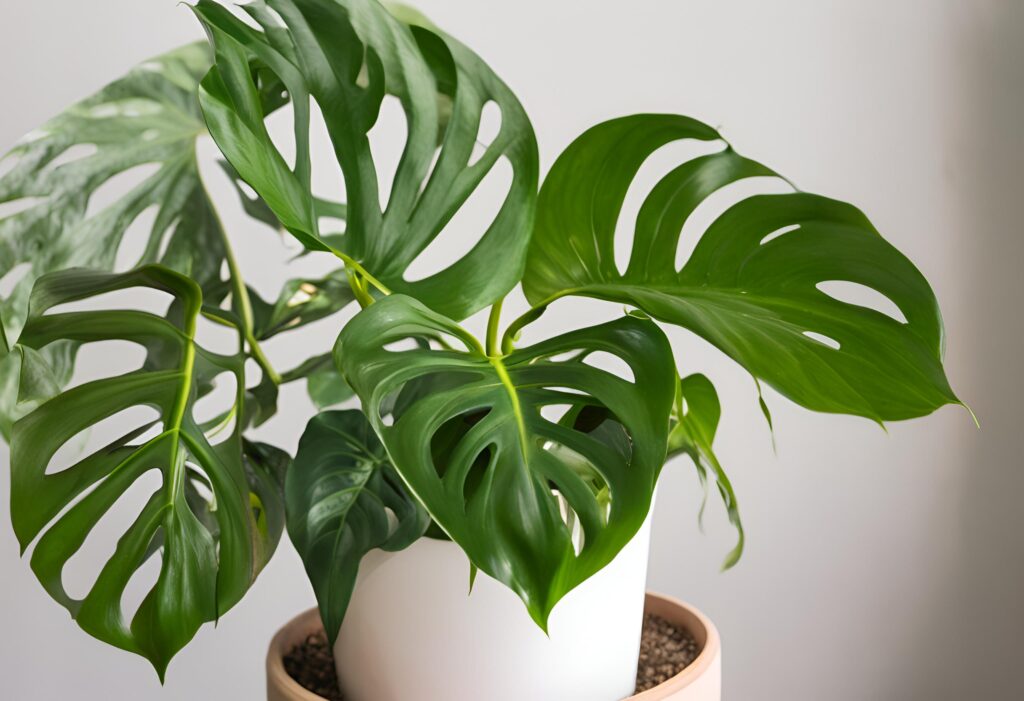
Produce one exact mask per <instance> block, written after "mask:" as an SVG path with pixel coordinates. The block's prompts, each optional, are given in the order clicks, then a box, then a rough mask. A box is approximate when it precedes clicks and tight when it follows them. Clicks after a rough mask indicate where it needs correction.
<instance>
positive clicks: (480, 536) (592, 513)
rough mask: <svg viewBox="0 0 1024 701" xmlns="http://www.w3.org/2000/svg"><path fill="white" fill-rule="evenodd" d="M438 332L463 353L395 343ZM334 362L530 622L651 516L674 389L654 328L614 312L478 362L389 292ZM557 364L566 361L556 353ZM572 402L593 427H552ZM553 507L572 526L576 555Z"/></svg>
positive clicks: (436, 320)
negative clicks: (602, 356)
mask: <svg viewBox="0 0 1024 701" xmlns="http://www.w3.org/2000/svg"><path fill="white" fill-rule="evenodd" d="M438 336H444V337H450V338H451V339H453V342H454V343H456V344H459V345H461V346H463V349H460V350H447V349H440V350H435V349H427V348H422V347H420V346H419V345H417V344H415V343H409V344H408V345H411V346H412V348H411V349H410V350H400V349H399V348H397V347H396V345H395V344H398V343H402V342H408V341H409V339H417V338H434V337H438ZM335 352H336V360H337V362H338V364H339V366H340V367H341V369H342V371H343V373H344V374H345V376H346V377H347V378H348V379H349V381H350V383H351V384H352V387H353V388H354V389H355V390H356V393H357V394H358V395H359V397H360V399H361V400H362V402H363V407H364V408H365V410H366V413H367V415H368V417H369V419H370V421H371V422H372V423H373V425H374V428H375V429H376V431H377V433H378V435H379V436H380V437H381V440H382V441H383V443H384V445H385V446H386V447H387V450H388V454H389V455H390V457H391V460H392V462H393V464H394V466H395V468H396V469H397V470H398V472H399V473H400V474H401V475H402V477H403V478H404V479H405V481H406V483H407V484H408V485H409V487H410V489H411V490H412V492H413V494H415V496H416V497H417V498H418V499H419V500H420V502H421V503H423V504H424V506H425V507H426V508H427V510H428V511H429V512H430V515H431V516H432V517H433V518H434V520H435V521H436V522H437V523H438V524H439V525H440V526H441V528H443V529H444V530H445V531H446V532H447V533H448V535H449V536H450V537H451V539H452V540H453V541H455V542H456V543H458V544H459V545H460V546H461V547H462V549H463V550H465V551H466V553H467V554H468V556H469V558H470V561H471V562H472V563H473V564H474V565H476V566H477V567H479V568H480V569H481V570H482V571H484V572H486V573H487V574H489V575H491V576H492V577H494V578H495V579H497V580H498V581H501V582H503V583H505V584H506V585H508V586H509V587H511V588H512V590H513V591H515V592H516V593H517V594H518V595H519V596H520V597H521V598H522V599H523V601H524V602H525V603H526V605H527V608H528V609H529V611H530V614H531V616H533V618H534V619H535V620H536V621H537V623H538V624H540V625H541V626H546V623H547V619H548V614H549V613H550V612H551V609H552V608H553V607H554V605H555V604H556V603H557V602H558V600H559V599H560V598H561V597H562V596H563V595H564V594H565V593H566V592H568V591H570V590H571V589H572V588H573V587H575V586H576V585H578V584H579V583H580V582H582V581H584V580H585V579H586V578H587V577H589V576H590V575H592V574H594V573H595V572H597V571H598V570H599V569H600V568H601V567H603V566H604V565H606V564H608V562H610V561H611V560H612V558H614V556H615V555H616V553H618V552H619V550H620V549H621V548H622V547H623V546H624V545H625V544H626V543H628V542H629V540H630V539H631V538H632V536H633V535H634V534H635V533H636V531H637V529H638V528H639V527H640V525H641V524H642V523H643V521H644V518H645V517H646V516H647V512H648V510H649V508H650V501H651V494H652V492H653V489H654V485H655V481H656V479H657V476H658V473H659V471H660V469H661V466H662V463H663V462H664V459H665V451H666V439H667V434H668V418H669V412H670V410H671V407H672V401H673V396H674V388H675V381H676V378H675V375H674V372H675V364H674V362H673V359H672V353H671V349H670V347H669V344H668V341H667V339H666V338H665V336H664V335H663V334H662V332H661V331H660V330H659V329H658V327H657V326H656V325H655V324H654V323H653V322H651V321H644V320H640V319H636V318H633V317H624V318H621V319H618V320H616V321H613V322H610V323H607V324H602V325H600V326H595V327H591V328H586V329H582V330H579V331H574V332H571V333H567V334H565V335H562V336H558V337H556V338H553V339H550V340H547V341H543V342H541V343H538V344H536V345H534V346H531V347H528V348H522V349H517V350H515V351H513V352H512V353H510V354H508V355H506V356H503V357H498V356H487V355H486V354H485V352H484V350H483V349H482V348H481V347H480V345H479V343H478V342H477V341H476V340H475V339H474V338H473V337H472V336H471V335H469V334H467V333H466V332H465V331H464V330H463V329H462V328H461V327H459V326H458V325H457V324H455V323H454V322H452V321H451V320H449V319H446V318H445V317H442V316H441V315H439V314H437V313H435V312H433V311H431V310H429V309H427V308H426V307H425V306H424V305H422V304H421V303H419V302H418V301H416V300H413V299H411V298H409V297H405V296H400V295H392V296H390V297H387V298H386V299H383V300H381V301H379V302H377V303H375V304H373V305H372V306H370V307H369V308H367V309H365V310H363V311H362V312H360V313H359V314H358V315H357V316H356V317H355V318H354V319H353V320H352V321H351V322H350V323H349V324H348V325H347V326H346V327H345V329H344V330H343V331H342V332H341V335H340V336H339V339H338V345H337V346H336V348H335ZM598 352H605V353H610V354H613V355H615V356H617V357H618V358H620V359H621V360H622V361H623V362H625V363H626V365H628V366H629V368H630V370H631V372H632V374H633V378H634V379H633V381H630V380H629V379H624V378H620V377H618V376H616V375H614V374H612V373H610V372H607V371H604V370H600V369H598V368H596V367H592V366H591V365H589V364H587V363H585V362H581V360H580V358H581V356H588V355H591V354H594V353H598ZM564 355H571V356H573V357H572V358H570V359H569V360H562V359H560V358H559V357H558V356H564ZM436 375H440V376H442V378H444V380H445V381H443V382H436V383H434V384H433V385H432V386H431V387H430V391H429V392H418V391H413V392H410V395H411V397H410V398H409V399H407V400H406V401H401V402H399V401H392V397H394V396H395V395H398V396H399V397H401V395H402V393H403V391H405V390H406V388H408V387H409V386H410V385H412V384H415V383H419V382H427V381H428V378H431V377H432V376H436ZM392 407H393V409H392ZM584 408H589V412H590V413H592V414H594V415H595V416H596V417H597V419H598V420H597V421H596V422H595V423H596V425H594V426H586V427H581V428H576V426H577V425H580V424H578V423H576V422H574V423H573V425H566V424H563V423H561V422H560V421H559V417H558V416H557V414H558V413H559V412H562V413H563V414H564V413H570V412H577V411H582V410H583V409H584ZM389 411H390V412H392V414H391V415H390V416H388V417H387V418H385V417H384V414H385V413H387V412H389ZM588 429H589V430H588ZM596 432H601V433H604V432H607V433H609V434H614V435H617V436H618V437H619V440H617V441H614V440H609V439H607V438H597V437H595V436H594V435H593V434H594V433H596ZM567 453H568V454H571V455H572V459H570V458H569V457H568V456H567ZM562 504H565V505H567V507H568V509H570V510H571V511H572V512H573V516H572V519H574V520H576V521H578V523H579V525H580V528H581V531H582V548H581V549H580V550H579V552H577V551H576V547H575V545H576V543H574V538H573V534H572V532H571V529H570V527H569V526H568V525H567V523H566V521H567V519H569V518H570V517H569V515H568V514H567V513H563V512H562V509H561V505H562Z"/></svg>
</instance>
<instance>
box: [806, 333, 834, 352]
mask: <svg viewBox="0 0 1024 701" xmlns="http://www.w3.org/2000/svg"><path fill="white" fill-rule="evenodd" d="M803 334H804V336H807V338H809V339H811V340H812V341H817V342H818V343H820V344H821V345H823V346H828V347H829V348H832V349H833V350H839V341H837V340H836V339H834V338H832V337H831V336H826V335H824V334H820V333H817V332H816V331H804V332H803Z"/></svg>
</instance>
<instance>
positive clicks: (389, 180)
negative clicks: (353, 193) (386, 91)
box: [367, 95, 410, 211]
mask: <svg viewBox="0 0 1024 701" xmlns="http://www.w3.org/2000/svg"><path fill="white" fill-rule="evenodd" d="M409 126H410V125H409V122H408V119H407V118H406V116H405V109H404V108H403V107H402V102H401V100H399V99H398V98H397V97H395V96H394V95H385V96H384V100H383V101H382V102H381V105H380V110H379V111H378V113H377V121H376V122H374V125H373V127H372V128H371V129H370V131H369V133H368V134H367V138H368V139H369V141H370V153H371V154H372V156H373V163H374V166H375V167H376V169H377V195H378V199H379V200H380V208H381V211H385V210H386V209H387V207H388V202H389V201H390V198H391V192H392V190H393V189H394V185H395V174H396V173H397V171H398V164H399V162H400V161H401V160H402V152H403V149H404V145H405V144H406V143H407V141H408V139H409Z"/></svg>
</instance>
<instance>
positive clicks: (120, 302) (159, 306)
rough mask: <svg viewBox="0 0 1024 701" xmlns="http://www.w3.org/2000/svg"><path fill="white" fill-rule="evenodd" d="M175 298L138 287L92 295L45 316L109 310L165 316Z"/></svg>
mask: <svg viewBox="0 0 1024 701" xmlns="http://www.w3.org/2000/svg"><path fill="white" fill-rule="evenodd" d="M173 301H174V296H173V295H171V294H170V293H169V292H164V291H163V290H157V289H155V288H152V287H145V286H142V285H140V286H138V287H129V288H126V289H123V290H113V291H111V292H103V293H101V294H98V295H92V296H90V297H85V298H83V299H79V300H75V301H72V302H64V303H62V304H57V305H55V306H53V307H50V308H49V309H47V310H46V313H45V316H50V315H51V314H64V313H67V312H84V311H105V310H108V309H122V310H131V309H134V310H137V311H143V312H149V313H150V314H156V315H157V316H164V315H165V314H166V313H167V309H168V307H169V306H170V304H171V302H173Z"/></svg>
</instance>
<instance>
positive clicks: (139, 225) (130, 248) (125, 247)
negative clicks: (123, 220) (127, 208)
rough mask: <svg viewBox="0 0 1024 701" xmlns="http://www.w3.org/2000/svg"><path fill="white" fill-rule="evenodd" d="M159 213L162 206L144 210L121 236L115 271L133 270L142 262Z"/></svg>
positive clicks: (154, 205) (155, 205) (115, 259)
mask: <svg viewBox="0 0 1024 701" xmlns="http://www.w3.org/2000/svg"><path fill="white" fill-rule="evenodd" d="M159 212H160V205H158V204H153V205H150V206H149V207H146V208H145V209H144V210H142V212H140V213H139V215H138V216H137V217H135V219H133V220H132V223H131V224H130V225H129V226H128V228H127V229H126V230H125V231H124V233H123V234H122V235H121V242H120V243H119V244H118V246H117V255H116V257H115V258H114V269H115V270H131V269H132V268H135V267H136V266H138V265H139V264H140V263H141V262H142V256H143V254H145V252H146V248H147V246H148V244H149V241H150V236H151V235H152V233H153V225H154V224H155V223H156V217H157V214H158V213H159Z"/></svg>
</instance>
